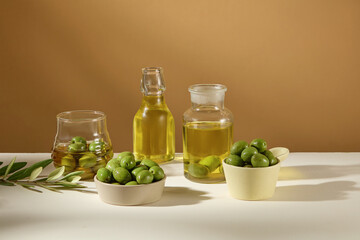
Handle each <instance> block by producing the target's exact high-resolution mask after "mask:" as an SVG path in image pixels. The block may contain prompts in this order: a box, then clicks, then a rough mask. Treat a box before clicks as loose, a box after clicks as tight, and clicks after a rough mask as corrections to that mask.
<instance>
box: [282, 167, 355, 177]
mask: <svg viewBox="0 0 360 240" xmlns="http://www.w3.org/2000/svg"><path fill="white" fill-rule="evenodd" d="M352 174H360V165H350V166H349V165H346V166H344V165H337V166H334V165H306V166H305V165H304V166H293V167H281V168H280V172H279V180H299V179H321V178H335V177H343V176H347V175H352Z"/></svg>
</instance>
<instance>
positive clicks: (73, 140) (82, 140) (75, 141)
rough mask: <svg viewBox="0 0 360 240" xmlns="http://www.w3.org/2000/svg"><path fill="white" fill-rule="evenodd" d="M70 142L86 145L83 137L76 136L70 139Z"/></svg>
mask: <svg viewBox="0 0 360 240" xmlns="http://www.w3.org/2000/svg"><path fill="white" fill-rule="evenodd" d="M71 143H83V144H85V145H86V140H85V138H83V137H80V136H76V137H73V138H72V139H71Z"/></svg>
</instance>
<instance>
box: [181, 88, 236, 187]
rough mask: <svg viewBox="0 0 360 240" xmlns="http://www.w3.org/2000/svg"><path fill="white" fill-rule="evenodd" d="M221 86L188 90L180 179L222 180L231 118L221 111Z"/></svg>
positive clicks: (223, 109) (230, 115) (195, 180)
mask: <svg viewBox="0 0 360 240" xmlns="http://www.w3.org/2000/svg"><path fill="white" fill-rule="evenodd" d="M226 90H227V88H226V87H225V86H224V85H221V84H196V85H192V86H190V87H189V92H190V96H191V108H190V109H188V110H187V111H186V112H185V113H184V115H183V153H184V156H183V158H184V175H185V177H186V178H187V179H189V180H191V181H194V182H200V183H216V182H222V181H224V180H225V177H224V172H223V168H222V160H223V159H224V158H226V157H227V156H228V155H229V154H230V148H231V145H232V143H233V115H232V113H231V112H230V110H228V109H226V108H225V107H224V97H225V92H226Z"/></svg>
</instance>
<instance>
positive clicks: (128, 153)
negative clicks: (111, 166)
mask: <svg viewBox="0 0 360 240" xmlns="http://www.w3.org/2000/svg"><path fill="white" fill-rule="evenodd" d="M126 156H132V157H134V154H133V153H132V152H129V151H125V152H121V153H119V155H118V156H117V159H119V160H121V159H122V158H123V157H126ZM134 158H135V157H134Z"/></svg>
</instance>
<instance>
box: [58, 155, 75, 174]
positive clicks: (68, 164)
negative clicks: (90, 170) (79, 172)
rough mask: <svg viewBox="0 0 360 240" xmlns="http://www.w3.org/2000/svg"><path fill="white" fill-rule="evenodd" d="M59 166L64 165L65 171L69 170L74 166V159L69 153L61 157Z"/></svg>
mask: <svg viewBox="0 0 360 240" xmlns="http://www.w3.org/2000/svg"><path fill="white" fill-rule="evenodd" d="M61 166H65V172H71V171H72V170H74V169H75V167H76V161H75V159H74V157H73V156H72V155H71V154H68V155H66V156H64V157H62V158H61Z"/></svg>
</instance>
